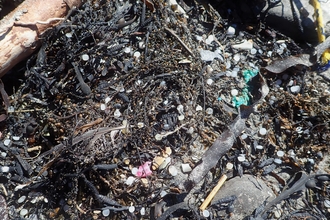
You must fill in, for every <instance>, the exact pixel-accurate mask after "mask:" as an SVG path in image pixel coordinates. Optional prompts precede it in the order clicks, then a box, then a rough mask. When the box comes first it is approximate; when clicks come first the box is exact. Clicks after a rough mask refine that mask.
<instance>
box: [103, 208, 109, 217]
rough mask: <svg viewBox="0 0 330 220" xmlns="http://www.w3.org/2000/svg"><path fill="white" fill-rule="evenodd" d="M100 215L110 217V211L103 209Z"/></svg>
mask: <svg viewBox="0 0 330 220" xmlns="http://www.w3.org/2000/svg"><path fill="white" fill-rule="evenodd" d="M102 215H103V216H104V217H108V216H109V215H110V210H109V209H104V210H103V211H102Z"/></svg>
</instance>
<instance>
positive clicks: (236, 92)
mask: <svg viewBox="0 0 330 220" xmlns="http://www.w3.org/2000/svg"><path fill="white" fill-rule="evenodd" d="M230 94H231V95H232V96H237V95H238V90H237V89H232V90H231V91H230Z"/></svg>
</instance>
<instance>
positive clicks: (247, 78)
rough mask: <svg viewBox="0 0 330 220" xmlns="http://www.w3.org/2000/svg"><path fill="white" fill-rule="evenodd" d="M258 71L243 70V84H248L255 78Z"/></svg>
mask: <svg viewBox="0 0 330 220" xmlns="http://www.w3.org/2000/svg"><path fill="white" fill-rule="evenodd" d="M258 72H259V71H258V70H256V69H253V70H244V71H243V77H244V81H245V83H248V82H249V81H250V80H251V79H252V78H253V77H255V76H256V75H257V74H258Z"/></svg>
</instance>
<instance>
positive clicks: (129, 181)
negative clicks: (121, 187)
mask: <svg viewBox="0 0 330 220" xmlns="http://www.w3.org/2000/svg"><path fill="white" fill-rule="evenodd" d="M135 179H136V178H135V177H133V176H130V177H128V178H127V180H126V182H125V184H126V185H128V186H130V185H132V184H133V183H134V181H135Z"/></svg>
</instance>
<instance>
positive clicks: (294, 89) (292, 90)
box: [290, 85, 300, 93]
mask: <svg viewBox="0 0 330 220" xmlns="http://www.w3.org/2000/svg"><path fill="white" fill-rule="evenodd" d="M290 91H291V92H292V93H298V92H300V86H299V85H298V86H291V87H290Z"/></svg>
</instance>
